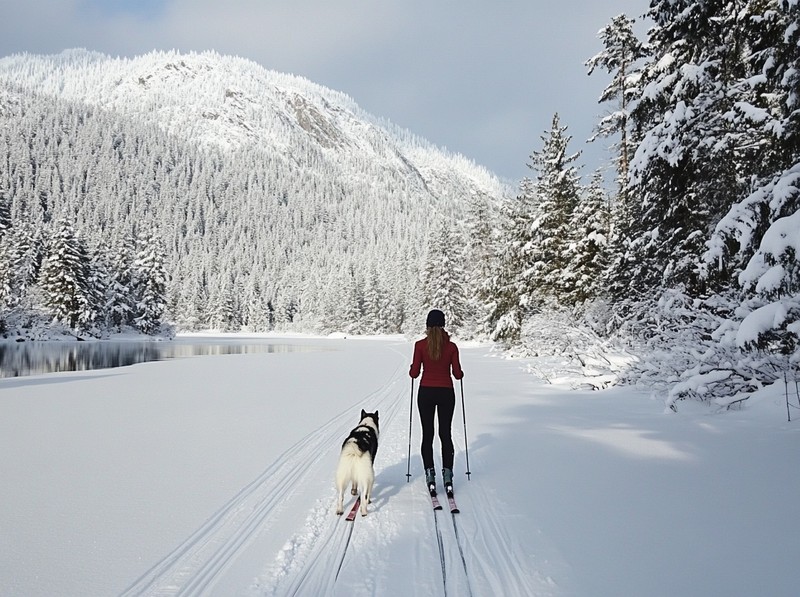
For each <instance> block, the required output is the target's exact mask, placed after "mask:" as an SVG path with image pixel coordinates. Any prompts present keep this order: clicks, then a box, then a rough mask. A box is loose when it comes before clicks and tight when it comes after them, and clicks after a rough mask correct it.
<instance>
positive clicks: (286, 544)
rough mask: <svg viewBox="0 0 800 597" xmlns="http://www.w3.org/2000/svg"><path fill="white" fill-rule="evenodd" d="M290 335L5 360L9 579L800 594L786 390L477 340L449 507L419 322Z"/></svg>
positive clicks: (40, 586) (277, 591)
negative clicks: (518, 354)
mask: <svg viewBox="0 0 800 597" xmlns="http://www.w3.org/2000/svg"><path fill="white" fill-rule="evenodd" d="M271 341H274V342H288V343H292V344H304V345H308V346H311V347H314V348H315V350H312V351H303V352H275V353H255V354H241V355H225V356H205V357H195V358H185V359H175V360H169V361H161V362H151V363H146V364H140V365H135V366H131V367H124V368H118V369H106V370H100V371H90V372H86V371H83V372H75V373H59V374H49V375H38V376H33V377H26V378H10V379H2V380H0V504H2V507H0V595H3V596H12V595H13V596H18V595H24V596H28V597H34V596H48V597H49V596H53V595H75V596H93V595H98V596H101V595H119V594H125V595H178V594H181V595H220V596H232V595H244V596H256V595H310V596H316V595H347V596H357V595H379V596H384V595H386V596H395V595H396V596H407V595H425V596H426V597H428V596H430V595H444V594H447V595H451V596H453V595H455V596H464V595H474V596H494V595H503V596H505V597H510V596H515V595H519V596H533V595H580V596H591V597H602V596H614V597H617V596H620V595H637V596H657V595H664V596H675V595H681V596H689V595H698V596H700V595H702V596H707V595H728V596H731V595H748V596H749V595H770V596H782V595H786V596H788V595H796V594H798V592H800V567H798V565H797V555H798V546H799V545H800V543H799V542H798V537H800V517H798V514H797V500H798V496H800V475H798V470H800V420H798V421H797V422H792V423H788V422H787V420H786V406H785V402H784V397H783V394H782V391H783V388H780V390H777V389H776V390H775V392H774V393H773V394H769V393H768V394H764V395H762V396H760V397H758V398H754V399H751V400H750V401H749V402H748V403H746V407H745V408H744V409H743V410H736V411H725V412H721V413H720V412H712V411H710V410H708V409H707V408H706V407H703V406H701V405H698V404H688V403H681V405H680V407H681V408H680V410H679V412H678V413H669V414H665V411H664V404H663V402H661V401H657V400H653V399H651V398H650V397H649V394H648V393H646V392H641V391H634V390H631V389H619V388H614V389H610V390H605V391H597V392H591V391H588V390H587V391H569V390H568V389H566V388H561V387H558V386H554V385H549V384H547V383H545V382H543V381H541V380H540V379H538V378H537V377H535V376H534V375H531V374H530V373H526V372H525V370H526V369H527V368H528V365H530V364H532V363H531V362H528V361H524V360H509V359H504V358H501V357H500V356H498V355H497V354H496V353H492V352H491V351H490V349H489V348H488V347H481V346H472V347H463V348H462V361H463V365H464V370H465V372H466V377H465V379H464V390H465V398H466V410H467V413H466V414H467V430H468V432H469V436H468V439H469V460H470V462H469V464H470V468H471V473H472V475H471V479H470V480H468V479H467V476H466V475H465V474H464V473H465V470H466V468H465V458H464V456H465V453H464V448H465V442H464V435H463V423H462V411H461V407H460V395H459V407H458V408H457V410H456V416H455V420H454V425H453V427H454V434H455V438H456V451H457V453H456V459H457V470H456V483H457V485H456V494H457V499H458V501H459V506H460V507H461V513H460V514H456V515H455V518H453V517H451V515H450V513H449V512H447V511H444V512H440V513H438V514H437V515H436V517H437V520H436V521H435V519H434V513H433V511H432V510H431V507H430V500H429V499H428V497H427V495H426V493H425V489H424V485H423V480H422V475H421V464H420V460H419V456H418V443H419V428H418V426H419V423H418V420H417V415H416V412H414V414H413V438H412V444H413V447H412V459H411V471H412V473H413V478H412V480H411V482H410V483H408V482H407V481H406V470H407V469H406V467H407V455H408V429H409V403H410V398H411V396H410V392H411V383H410V379H409V378H408V375H407V371H408V365H409V364H410V360H411V343H410V342H409V341H407V340H405V339H402V338H393V339H344V338H339V339H300V338H291V339H288V340H285V341H278V340H274V339H272V340H271ZM533 365H534V366H535V363H533ZM361 408H365V409H367V410H374V409H378V410H379V411H380V416H381V447H380V449H379V452H378V458H377V462H376V475H377V479H376V497H375V499H374V503H373V504H372V505H371V508H370V513H369V515H368V516H367V517H365V518H361V517H358V518H357V519H356V520H355V522H354V523H347V522H346V521H345V520H343V519H341V518H338V517H337V516H335V515H334V513H333V507H334V494H335V491H334V487H333V474H334V468H335V463H336V459H337V455H338V451H339V447H340V445H341V442H342V440H343V439H344V437H345V436H346V435H347V433H348V432H349V430H350V429H351V428H352V427H353V426H355V424H356V423H357V422H358V414H359V412H360V409H361ZM798 415H800V413H798ZM798 419H800V416H798ZM437 448H438V445H437ZM437 457H438V454H437ZM435 522H437V523H438V528H439V530H440V534H441V550H440V547H439V543H438V542H437V531H436V525H435ZM345 545H347V548H346V551H345ZM440 551H441V558H440ZM343 555H344V557H343ZM442 561H443V562H444V564H443V563H442Z"/></svg>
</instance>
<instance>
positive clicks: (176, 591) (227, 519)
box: [122, 366, 400, 597]
mask: <svg viewBox="0 0 800 597" xmlns="http://www.w3.org/2000/svg"><path fill="white" fill-rule="evenodd" d="M399 371H400V367H399V366H398V368H397V369H396V370H395V372H394V374H393V375H392V377H391V378H390V380H389V381H388V382H387V383H386V384H385V385H384V386H382V387H381V388H379V389H378V390H376V391H375V392H373V393H372V394H369V395H368V396H366V397H364V398H361V399H359V400H358V401H357V402H356V403H355V405H352V406H349V407H347V408H346V409H345V410H344V411H342V412H341V413H339V414H338V415H336V416H335V417H334V418H333V419H331V420H329V421H328V422H327V423H325V424H324V425H322V426H321V427H319V428H318V429H316V430H315V431H313V432H312V433H309V434H308V435H306V436H305V437H304V438H303V439H301V440H300V441H299V442H297V443H296V444H295V445H294V446H292V447H291V448H289V449H288V450H286V451H285V452H284V453H283V454H282V455H281V456H280V457H279V458H278V459H277V460H276V461H275V462H274V463H273V464H271V465H270V466H269V467H268V468H267V469H266V470H264V472H263V473H261V475H260V476H259V477H258V478H257V479H255V480H254V481H253V482H251V483H250V484H249V485H247V486H246V487H244V488H243V489H242V490H241V491H240V492H239V493H238V494H237V495H236V496H234V497H233V498H232V499H231V500H230V501H229V502H228V503H227V504H225V505H224V506H223V507H222V508H221V509H220V510H218V511H217V512H216V513H215V514H214V515H213V516H211V517H210V518H209V519H208V520H207V521H206V522H205V523H204V524H203V525H202V526H201V527H200V528H199V529H197V530H196V531H195V532H194V533H193V534H192V535H191V536H190V537H189V538H188V539H186V541H184V542H183V543H182V544H181V545H179V546H178V547H177V548H176V549H175V550H173V551H172V552H171V553H170V554H168V555H167V556H165V557H164V558H163V559H162V560H161V561H160V562H158V563H157V564H156V565H154V566H153V567H152V568H151V569H150V570H148V571H147V572H145V573H144V574H143V575H142V576H141V577H139V579H137V580H136V581H135V582H134V583H133V584H132V585H131V586H130V587H128V588H127V589H126V590H125V591H124V592H123V593H122V597H135V596H144V595H147V596H152V597H173V596H180V595H202V594H203V593H206V592H208V591H209V590H210V589H211V588H212V587H213V586H214V582H215V580H216V579H217V578H218V577H219V576H220V574H221V573H222V572H224V571H225V570H226V569H227V568H228V567H229V566H230V564H231V563H232V562H233V561H234V560H235V559H236V558H237V557H238V556H239V555H241V554H242V553H243V551H244V550H245V549H246V548H247V546H248V544H249V542H250V541H251V539H253V537H254V536H255V535H256V534H257V533H260V532H262V531H263V530H264V528H265V526H268V524H269V518H270V516H271V515H273V513H274V512H275V511H276V510H277V509H278V508H279V507H281V506H282V505H283V504H284V502H285V501H286V500H287V498H288V497H289V496H290V495H291V494H292V493H293V491H294V490H295V488H296V487H298V486H301V485H302V480H303V479H304V478H305V477H306V476H307V475H309V474H311V470H310V469H309V467H308V466H307V463H309V462H314V461H315V460H316V457H317V456H318V455H319V454H320V453H323V451H326V450H330V449H331V446H333V445H338V444H339V443H340V442H341V440H342V438H343V437H345V436H346V434H347V433H348V432H349V430H350V428H351V427H352V422H353V410H354V408H356V407H358V406H359V405H361V404H363V403H364V401H365V400H367V399H370V398H371V397H373V398H372V400H374V402H375V403H376V406H375V408H378V409H381V410H384V411H388V415H389V416H388V417H387V418H388V420H389V422H390V421H391V420H392V418H393V416H394V414H396V411H397V409H398V408H400V405H399V401H398V399H397V393H396V392H395V391H394V389H395V387H396V385H397V383H398V381H399V379H400V375H399ZM381 418H382V419H383V416H382V417H381ZM382 423H383V421H382ZM276 479H280V482H279V483H278V482H276V481H275V480H276ZM332 503H333V501H332V499H331V500H329V503H326V505H325V506H324V514H325V518H326V519H328V518H330V519H331V522H332V523H333V522H335V520H333V517H330V512H331V507H330V504H332ZM336 518H337V519H338V517H336ZM344 522H345V521H344V520H342V523H343V524H344ZM348 524H350V523H348ZM331 527H332V525H329V526H327V527H325V528H323V529H321V531H320V534H321V538H322V539H323V541H324V542H325V543H330V542H331V540H332V536H333V533H332V530H331ZM320 549H321V548H320ZM330 551H331V552H332V553H335V552H336V550H335V549H332V550H330ZM327 565H328V567H329V568H331V569H334V572H335V567H336V566H338V565H339V562H335V563H334V562H333V561H329V562H328V563H327ZM309 575H310V571H306V572H305V573H303V574H302V576H304V577H307V576H309ZM300 584H301V585H302V582H301V583H300ZM299 588H300V587H298V589H299ZM319 594H324V591H323V592H321V593H319Z"/></svg>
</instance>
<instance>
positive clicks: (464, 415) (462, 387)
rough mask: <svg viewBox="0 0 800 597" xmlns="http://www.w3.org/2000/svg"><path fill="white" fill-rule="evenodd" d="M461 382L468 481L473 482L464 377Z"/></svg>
mask: <svg viewBox="0 0 800 597" xmlns="http://www.w3.org/2000/svg"><path fill="white" fill-rule="evenodd" d="M459 381H460V382H461V415H462V416H463V417H464V453H465V454H466V455H467V481H471V480H472V477H470V475H471V474H472V473H471V472H470V471H469V446H468V445H467V411H466V410H464V378H463V377H462V378H461V379H460V380H459Z"/></svg>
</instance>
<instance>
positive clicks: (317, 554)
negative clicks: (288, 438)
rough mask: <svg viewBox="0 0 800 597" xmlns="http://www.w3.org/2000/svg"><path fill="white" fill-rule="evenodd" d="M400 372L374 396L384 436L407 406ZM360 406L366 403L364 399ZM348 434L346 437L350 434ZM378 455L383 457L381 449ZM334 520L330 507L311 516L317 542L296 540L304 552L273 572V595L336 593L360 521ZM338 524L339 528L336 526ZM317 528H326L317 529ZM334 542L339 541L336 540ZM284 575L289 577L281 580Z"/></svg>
mask: <svg viewBox="0 0 800 597" xmlns="http://www.w3.org/2000/svg"><path fill="white" fill-rule="evenodd" d="M400 370H401V366H400V365H398V367H397V369H395V371H394V373H393V374H392V376H391V377H390V378H389V380H388V381H387V383H386V384H384V385H383V386H381V387H380V388H379V389H378V390H376V391H375V392H373V393H372V394H371V395H370V396H375V398H376V399H375V402H374V406H373V407H372V408H375V409H379V410H381V412H382V414H381V435H383V434H384V431H385V429H386V428H387V427H390V426H391V424H392V422H393V421H394V420H395V418H396V417H397V413H398V411H399V410H400V409H401V408H402V406H403V402H404V401H403V400H402V399H401V396H402V395H404V394H405V391H399V390H398V389H397V388H396V386H397V384H398V382H399V380H400V375H399V372H400ZM360 402H363V399H362V400H361V401H360ZM346 414H347V416H348V417H352V412H351V410H349V409H348V410H347V412H346ZM348 420H349V419H348ZM349 428H350V427H349V426H348V427H347V429H348V430H349ZM315 433H318V432H315ZM344 433H345V434H346V431H344ZM340 435H342V431H341V430H340V431H339V433H338V434H337V437H336V441H335V442H334V444H335V445H337V446H338V444H339V442H340V441H341V437H339V436H340ZM301 443H302V442H301ZM326 443H327V445H328V446H327V447H328V449H330V445H334V444H331V443H330V442H329V441H327V440H326ZM315 449H316V448H315ZM378 453H379V454H380V453H381V450H380V448H379V450H378ZM331 517H332V513H331V510H330V504H328V503H325V504H324V505H320V506H318V507H317V508H316V509H315V510H314V511H313V512H312V514H311V515H310V516H309V521H310V522H309V523H307V524H308V525H310V526H312V532H310V533H306V535H307V536H311V537H313V539H311V543H310V544H308V545H306V544H305V543H304V541H303V540H302V539H299V540H298V539H296V541H297V542H298V543H300V544H301V547H300V549H298V550H296V553H293V554H291V555H290V557H289V558H288V560H286V561H284V562H283V564H282V565H281V568H282V571H279V572H278V573H277V574H276V573H274V572H273V573H272V579H271V580H268V581H267V583H268V584H270V585H272V594H280V595H327V594H331V593H332V592H333V589H334V584H335V583H336V581H337V580H338V578H339V574H340V572H341V571H342V569H343V568H344V564H345V561H346V556H347V550H348V548H349V546H350V544H351V538H352V536H353V534H354V532H355V531H354V527H355V524H356V521H355V520H354V521H353V522H347V521H343V520H342V518H341V517H336V520H335V521H334V522H333V523H326V522H324V521H329V520H331ZM357 518H358V516H357ZM337 522H338V523H339V524H336V523H337ZM319 523H322V524H319ZM342 524H344V525H351V526H350V528H349V529H346V530H342V529H341V525H342ZM315 525H318V526H321V527H322V528H316V526H315ZM334 538H336V539H335V540H334ZM295 567H299V569H297V570H296V571H293V570H292V569H293V568H295ZM283 575H285V577H284V578H280V577H281V576H283Z"/></svg>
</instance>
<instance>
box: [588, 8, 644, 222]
mask: <svg viewBox="0 0 800 597" xmlns="http://www.w3.org/2000/svg"><path fill="white" fill-rule="evenodd" d="M633 24H634V20H633V19H630V18H628V17H627V16H626V15H624V14H621V15H617V16H616V17H614V18H613V19H612V20H611V22H610V23H609V24H608V25H606V26H605V27H603V28H602V29H600V31H599V32H598V34H597V35H598V37H599V38H600V39H601V40H602V42H603V45H604V46H605V47H604V49H603V50H602V51H601V52H599V53H598V54H595V55H594V56H593V57H592V58H590V59H589V60H587V61H586V66H587V68H588V73H589V74H590V75H591V74H592V73H593V72H594V71H595V70H596V69H597V68H602V69H603V70H605V71H606V72H607V73H609V74H611V77H612V78H611V82H610V83H609V84H608V85H607V86H606V88H605V89H604V90H603V93H602V94H601V95H600V98H599V100H598V101H599V102H600V103H606V102H613V103H614V104H615V105H614V108H613V109H612V110H611V111H610V113H608V114H607V115H606V116H604V117H603V119H602V120H601V121H600V123H599V124H598V125H597V129H596V134H595V135H594V136H593V137H592V138H591V139H589V140H590V141H594V140H595V139H597V138H598V137H612V136H617V135H619V141H618V142H617V143H616V144H615V145H614V146H612V150H613V151H614V153H615V158H614V160H613V161H614V164H615V166H616V171H617V195H618V199H617V201H618V202H619V203H620V204H621V205H622V206H626V207H627V204H628V173H629V169H630V160H631V157H632V155H633V151H634V149H635V147H636V143H637V139H636V135H635V131H634V130H631V129H632V127H631V122H630V103H631V101H632V100H634V99H635V98H636V97H637V95H638V94H639V93H640V91H639V77H640V73H639V66H640V62H641V60H642V59H643V58H644V57H645V56H647V48H646V46H645V45H644V44H643V43H642V42H641V41H639V39H638V38H637V37H636V34H635V33H634V32H633Z"/></svg>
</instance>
